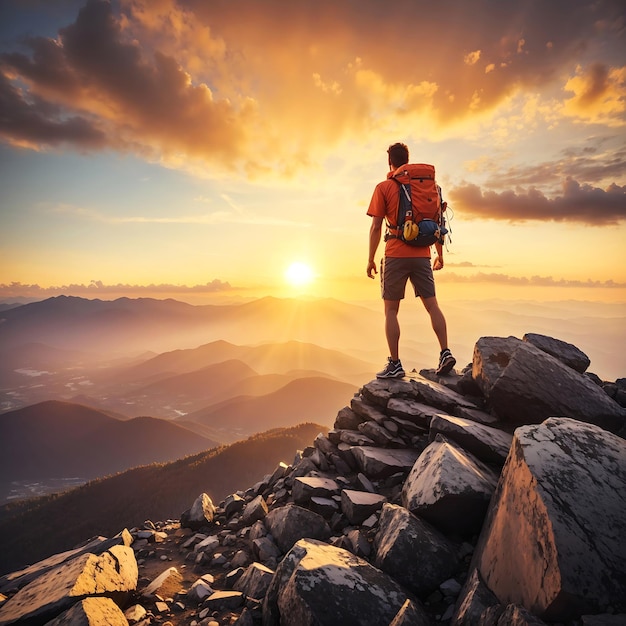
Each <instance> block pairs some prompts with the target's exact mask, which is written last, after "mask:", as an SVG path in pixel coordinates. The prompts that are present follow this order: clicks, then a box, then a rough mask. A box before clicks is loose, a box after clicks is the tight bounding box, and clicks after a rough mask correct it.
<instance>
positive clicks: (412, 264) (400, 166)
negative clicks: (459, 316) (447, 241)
mask: <svg viewBox="0 0 626 626" xmlns="http://www.w3.org/2000/svg"><path fill="white" fill-rule="evenodd" d="M387 154H388V155H389V173H388V174H387V180H385V181H383V182H381V183H379V184H378V185H376V188H375V189H374V194H373V195H372V200H371V202H370V205H369V208H368V210H367V214H368V215H370V216H371V217H372V225H371V227H370V236H369V257H368V261H367V275H368V276H369V278H374V274H376V273H377V270H376V262H375V260H374V257H375V255H376V250H377V249H378V245H379V243H380V237H381V234H382V225H383V220H386V222H387V232H386V234H385V242H386V243H385V257H384V259H383V260H382V261H381V269H380V273H381V290H382V297H383V301H384V303H385V335H386V337H387V344H388V345H389V352H390V356H389V358H388V359H387V365H386V366H385V368H384V369H383V370H381V371H380V372H378V373H377V374H376V376H377V378H402V377H403V376H404V369H403V367H402V363H401V361H400V357H399V353H398V344H399V342H400V324H399V322H398V311H399V309H400V300H402V299H403V298H404V292H405V288H406V282H407V280H410V281H411V284H412V285H413V289H414V291H415V297H420V298H421V299H422V303H423V304H424V307H425V308H426V311H427V312H428V314H429V315H430V321H431V324H432V327H433V330H434V331H435V335H436V336H437V340H438V341H439V346H440V348H441V353H440V355H439V365H438V367H437V374H442V375H443V374H447V373H448V372H450V370H451V369H452V368H453V367H454V365H455V364H456V359H455V358H454V357H453V356H452V353H451V352H450V350H449V348H448V333H447V327H446V319H445V317H444V315H443V313H442V311H441V309H440V308H439V304H438V303H437V298H436V296H435V281H434V277H433V270H440V269H441V268H442V267H443V245H442V244H441V243H440V242H437V243H435V248H436V252H437V256H436V257H435V260H434V263H433V265H432V267H431V265H430V246H423V247H417V246H412V245H409V244H408V243H406V242H405V241H403V240H402V238H401V237H400V236H399V234H398V231H399V229H398V227H397V225H398V206H399V201H400V195H399V194H400V190H401V186H400V184H399V183H398V180H397V179H396V177H397V178H398V179H400V178H401V176H407V177H408V179H409V180H410V178H413V177H415V176H411V175H412V174H413V175H415V174H416V173H417V172H418V171H421V168H423V167H424V166H423V165H412V164H409V149H408V148H407V146H406V145H405V144H403V143H396V144H393V145H392V146H389V149H388V150H387ZM433 176H434V168H433ZM434 205H437V206H434ZM433 206H434V209H435V211H434V213H437V209H439V210H442V207H441V204H440V198H439V201H435V202H433ZM424 217H427V218H430V219H432V218H434V217H435V215H434V214H433V215H426V214H424ZM394 224H395V225H396V228H395V231H396V232H395V234H394V229H393V227H391V226H390V225H394Z"/></svg>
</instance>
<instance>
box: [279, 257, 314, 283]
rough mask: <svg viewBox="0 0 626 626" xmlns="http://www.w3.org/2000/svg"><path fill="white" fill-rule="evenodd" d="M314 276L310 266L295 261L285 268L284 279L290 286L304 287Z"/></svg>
mask: <svg viewBox="0 0 626 626" xmlns="http://www.w3.org/2000/svg"><path fill="white" fill-rule="evenodd" d="M314 278H315V274H314V273H313V270H312V269H311V266H310V265H307V264H306V263H300V262H295V263H292V264H291V265H290V266H289V267H288V268H287V269H286V270H285V280H286V281H287V282H288V283H289V284H290V285H291V286H292V287H306V286H307V285H309V284H310V283H311V282H313V279H314Z"/></svg>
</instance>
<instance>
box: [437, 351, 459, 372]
mask: <svg viewBox="0 0 626 626" xmlns="http://www.w3.org/2000/svg"><path fill="white" fill-rule="evenodd" d="M455 365H456V359H455V358H454V357H453V356H452V352H450V350H448V348H446V349H445V350H442V351H441V354H440V355H439V367H438V368H437V371H436V374H437V375H438V376H441V375H443V374H447V373H448V372H449V371H450V370H451V369H452V368H453V367H454V366H455Z"/></svg>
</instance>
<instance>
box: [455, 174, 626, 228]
mask: <svg viewBox="0 0 626 626" xmlns="http://www.w3.org/2000/svg"><path fill="white" fill-rule="evenodd" d="M448 195H449V197H450V201H451V204H452V205H453V206H454V207H455V208H456V209H458V210H462V211H463V212H464V215H465V216H467V217H473V218H485V219H494V220H507V221H510V222H525V221H531V220H536V221H548V222H549V221H555V222H578V223H583V224H588V225H590V226H605V225H614V224H617V223H618V222H619V221H621V220H626V186H624V187H620V186H619V185H616V184H612V185H610V186H609V187H607V188H606V189H600V188H598V187H592V186H591V185H581V184H580V183H578V182H577V181H576V180H574V179H572V178H567V179H565V181H564V182H563V185H562V195H560V196H556V197H554V198H548V197H547V196H545V195H544V194H543V193H542V192H541V191H539V190H538V189H535V188H532V187H531V188H529V189H526V190H521V189H520V190H517V191H511V190H509V191H503V192H502V193H497V192H495V191H489V190H486V191H483V190H481V188H480V187H479V186H478V185H474V184H467V185H464V186H460V187H454V188H452V189H450V191H449V194H448Z"/></svg>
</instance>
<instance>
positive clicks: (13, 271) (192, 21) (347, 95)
mask: <svg viewBox="0 0 626 626" xmlns="http://www.w3.org/2000/svg"><path fill="white" fill-rule="evenodd" d="M396 141H403V142H405V143H407V144H408V145H409V148H410V150H411V161H413V162H425V163H433V164H434V165H435V167H436V169H437V176H438V181H439V183H440V184H441V186H442V187H443V190H444V197H445V198H446V199H447V200H448V202H449V205H450V206H451V208H452V213H453V215H454V217H453V219H452V222H451V227H452V242H451V244H450V245H449V250H448V252H447V254H446V267H445V269H444V270H443V271H442V272H439V273H438V274H437V278H438V281H439V284H440V286H441V289H444V290H447V292H449V293H454V294H457V295H461V296H465V295H469V294H474V295H475V294H478V293H479V294H483V295H489V296H491V295H494V296H502V295H506V296H507V297H518V298H531V299H532V298H548V297H549V298H553V299H554V298H559V299H568V298H573V297H584V298H590V299H594V298H597V299H606V300H611V301H622V302H626V245H625V244H626V237H625V234H626V230H625V221H626V7H625V5H624V2H623V0H615V1H612V0H594V1H591V0H550V1H549V2H545V1H543V2H542V1H539V0H535V1H530V0H517V1H515V2H508V1H502V0H458V1H453V0H440V1H439V2H436V3H433V2H428V3H427V2H421V1H419V0H412V1H411V0H396V2H393V3H391V2H382V1H374V0H370V1H367V0H365V1H364V0H358V1H357V0H332V1H331V0H315V1H305V0H292V1H287V0H264V1H258V0H238V1H237V2H232V1H227V0H211V1H207V0H185V1H184V2H183V1H178V2H177V1H176V0H119V1H116V2H104V1H100V0H89V1H87V2H85V1H84V0H83V1H81V2H75V1H72V0H57V1H55V2H48V1H45V0H2V1H1V2H0V211H1V214H0V284H1V286H0V299H4V300H10V299H11V298H17V297H20V296H30V297H33V296H35V297H47V296H48V295H57V294H58V293H74V294H75V295H84V296H87V297H101V298H104V299H108V298H109V297H111V296H117V295H121V294H123V293H126V294H127V295H133V296H140V295H150V296H156V297H162V296H163V297H165V296H173V297H177V298H178V299H182V300H189V301H192V300H193V299H194V298H195V299H196V300H197V301H199V300H201V299H202V298H206V299H205V301H211V298H218V297H223V298H233V299H235V298H246V297H256V296H259V295H277V296H286V295H297V294H298V293H305V292H306V293H307V294H310V295H314V296H326V295H328V296H332V297H337V298H345V299H350V298H354V299H360V298H361V299H362V298H372V299H374V298H378V297H379V287H378V284H377V282H374V281H371V280H369V279H368V278H367V277H366V275H365V268H366V264H367V240H368V230H369V225H370V218H368V217H367V216H366V215H365V213H366V210H367V206H368V204H369V200H370V197H371V194H372V190H373V188H374V186H375V185H376V183H378V182H379V181H380V180H382V179H384V177H385V175H386V172H387V169H388V168H387V155H386V149H387V147H388V145H389V144H391V143H394V142H396ZM379 252H380V253H382V245H381V248H380V249H379ZM295 262H299V263H302V264H304V265H305V266H307V267H308V268H310V270H311V271H312V274H313V281H312V282H311V283H310V284H308V285H307V286H306V287H304V286H300V287H298V286H290V285H289V284H288V282H287V281H286V279H285V272H286V270H287V268H288V267H289V266H290V265H291V264H292V263H295ZM70 285H73V287H71V288H70V287H68V286H70ZM155 286H156V287H155Z"/></svg>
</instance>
